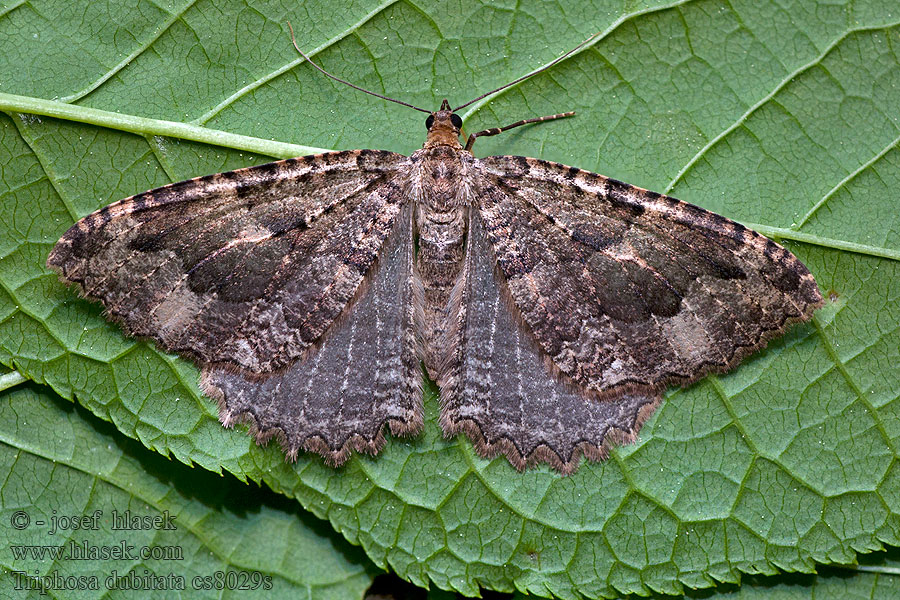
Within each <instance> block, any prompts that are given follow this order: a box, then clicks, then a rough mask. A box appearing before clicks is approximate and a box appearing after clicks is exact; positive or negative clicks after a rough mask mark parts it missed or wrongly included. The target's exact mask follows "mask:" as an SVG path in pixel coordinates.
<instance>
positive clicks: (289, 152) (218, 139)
mask: <svg viewBox="0 0 900 600" xmlns="http://www.w3.org/2000/svg"><path fill="white" fill-rule="evenodd" d="M0 110H2V111H11V112H19V113H29V114H34V115H41V116H45V117H54V118H58V119H66V120H69V121H77V122H79V123H88V124H89V125H98V126H100V127H108V128H110V129H117V130H120V131H128V132H131V133H135V134H138V135H153V136H155V135H160V136H167V137H174V138H179V139H183V140H191V141H194V142H201V143H204V144H213V145H216V146H225V147H227V148H234V149H236V150H245V151H247V152H254V153H257V154H263V155H267V156H275V157H278V158H289V157H292V156H303V155H305V154H318V153H320V152H327V151H328V150H326V149H323V148H315V147H312V146H300V145H298V144H287V143H284V142H277V141H275V140H264V139H262V138H256V137H250V136H247V135H239V134H236V133H228V132H227V131H219V130H217V129H209V128H207V127H201V126H198V125H189V124H187V123H178V122H175V121H164V120H162V119H148V118H146V117H138V116H135V115H125V114H121V113H115V112H109V111H106V110H100V109H97V108H90V107H87V106H79V105H77V104H66V103H64V102H55V101H53V100H44V99H43V98H33V97H30V96H17V95H15V94H4V93H0Z"/></svg>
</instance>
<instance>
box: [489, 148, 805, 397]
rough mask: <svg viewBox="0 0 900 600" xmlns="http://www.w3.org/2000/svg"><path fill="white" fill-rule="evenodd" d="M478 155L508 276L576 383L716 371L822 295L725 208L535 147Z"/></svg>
mask: <svg viewBox="0 0 900 600" xmlns="http://www.w3.org/2000/svg"><path fill="white" fill-rule="evenodd" d="M478 165H479V167H480V176H476V177H475V184H474V185H475V190H476V191H475V194H476V197H477V200H476V202H477V210H478V212H479V214H480V216H481V218H482V219H483V221H484V225H485V231H486V233H487V238H488V239H489V240H490V245H491V248H492V251H493V256H494V258H495V259H496V261H497V265H498V268H499V270H500V272H501V274H502V279H503V281H504V282H505V286H506V289H507V290H508V293H509V295H510V297H511V298H512V300H513V304H514V305H515V308H516V310H517V311H518V313H519V314H520V315H521V318H522V321H523V322H524V323H525V325H526V329H527V330H528V332H529V335H531V336H532V337H533V338H534V339H535V341H536V342H537V344H538V345H539V347H540V348H541V350H542V351H543V352H544V353H545V354H546V355H547V357H549V359H550V362H551V367H552V369H551V370H552V371H554V373H555V374H556V375H558V376H560V377H562V378H563V379H565V380H567V381H571V382H573V383H574V384H576V386H578V387H579V388H580V389H581V390H582V391H583V393H584V394H585V395H590V396H594V397H596V398H599V399H601V400H602V399H609V398H615V397H617V396H618V395H621V394H623V393H646V394H653V393H656V392H658V391H660V390H661V389H662V388H664V387H665V385H667V384H668V383H681V384H686V383H689V382H692V381H695V380H697V379H699V378H700V377H702V376H703V375H704V374H706V373H708V372H723V371H726V370H728V369H730V368H731V367H733V366H734V365H735V364H736V363H737V362H738V361H739V360H740V359H741V358H742V357H744V356H745V355H747V354H748V353H750V352H752V351H754V350H756V349H758V348H760V347H762V346H763V345H765V343H766V342H767V341H768V340H769V339H771V338H772V337H774V336H776V335H779V334H781V333H782V332H783V331H784V329H785V328H786V326H787V325H788V324H789V323H791V322H794V321H800V320H805V319H808V318H809V317H810V315H811V314H812V312H813V310H815V309H816V308H817V307H819V306H820V305H821V303H822V296H821V294H820V292H819V290H818V287H817V286H816V282H815V280H814V279H813V276H812V275H811V274H810V273H809V271H808V270H807V269H806V267H805V266H804V265H803V264H802V263H801V262H800V261H799V260H798V259H797V258H796V257H794V256H793V255H792V254H791V253H790V252H788V251H787V250H785V249H784V248H782V247H781V246H779V245H777V244H775V243H774V242H772V241H771V240H768V239H766V238H765V237H763V236H761V235H759V234H757V233H755V232H753V231H751V230H749V229H747V228H745V227H743V226H742V225H740V224H738V223H735V222H733V221H730V220H728V219H726V218H724V217H721V216H719V215H716V214H714V213H711V212H708V211H706V210H703V209H701V208H698V207H696V206H693V205H690V204H687V203H684V202H681V201H679V200H676V199H674V198H670V197H667V196H662V195H660V194H655V193H652V192H648V191H646V190H643V189H640V188H636V187H634V186H630V185H627V184H624V183H621V182H618V181H616V180H613V179H609V178H606V177H603V176H601V175H596V174H594V173H589V172H586V171H581V170H579V169H575V168H570V167H566V166H563V165H559V164H555V163H548V162H546V161H541V160H537V159H526V158H522V157H514V156H497V157H489V158H486V159H483V160H480V161H478Z"/></svg>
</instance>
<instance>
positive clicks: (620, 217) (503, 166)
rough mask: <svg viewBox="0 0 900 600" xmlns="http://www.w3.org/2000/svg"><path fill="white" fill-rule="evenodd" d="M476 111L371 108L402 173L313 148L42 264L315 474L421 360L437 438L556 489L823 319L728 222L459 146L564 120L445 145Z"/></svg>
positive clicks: (81, 238)
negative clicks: (704, 386) (671, 388)
mask: <svg viewBox="0 0 900 600" xmlns="http://www.w3.org/2000/svg"><path fill="white" fill-rule="evenodd" d="M587 41H590V38H589V40H587ZM587 41H586V42H585V43H587ZM295 45H296V44H295ZM582 45H584V44H582ZM580 47H581V46H579V47H578V48H580ZM578 48H575V49H573V50H572V51H570V52H569V53H567V54H565V55H563V56H561V57H560V58H559V59H557V60H556V61H554V62H553V63H550V64H549V65H547V67H544V68H548V67H549V66H552V65H553V64H555V63H556V62H558V61H559V60H562V59H563V58H565V57H566V56H568V55H569V54H571V53H572V52H574V51H575V50H577V49H578ZM298 51H299V48H298ZM301 54H302V52H301ZM304 57H305V55H304ZM307 60H309V59H308V58H307ZM310 63H312V61H310ZM313 65H314V63H313ZM314 66H315V65H314ZM316 68H319V67H318V66H316ZM320 70H321V69H320ZM541 70H543V69H541ZM539 71H540V70H539ZM539 71H535V72H534V73H530V74H529V75H527V76H526V77H530V76H531V75H534V74H535V73H537V72H539ZM323 72H324V71H323ZM326 75H328V76H329V77H332V78H334V79H337V78H336V77H334V76H333V75H330V74H328V73H326ZM521 79H524V77H523V78H520V79H519V80H516V81H515V82H512V83H517V82H518V81H520V80H521ZM338 81H341V82H343V80H338ZM343 83H347V82H343ZM348 85H352V84H349V83H348ZM509 85H512V84H509ZM353 87H356V86H353ZM504 87H507V86H504ZM357 89H361V88H357ZM500 89H503V88H500ZM362 91H365V92H366V93H372V92H368V91H367V90H362ZM496 91H498V90H494V91H492V92H489V94H491V93H494V92H496ZM373 95H378V94H373ZM487 95H488V94H485V95H483V96H480V97H479V98H476V99H475V100H472V101H471V102H468V103H466V104H464V105H462V106H459V107H457V108H456V109H451V108H450V104H449V103H448V102H447V101H446V100H444V102H443V104H442V105H441V108H440V110H438V111H435V112H431V111H428V110H424V109H421V108H418V107H414V106H412V105H409V104H406V103H403V102H399V101H396V100H393V99H390V98H387V99H388V100H391V101H394V102H398V103H400V104H404V105H405V106H410V107H411V108H414V109H416V110H419V111H422V112H426V113H428V118H427V120H426V123H425V124H426V128H427V130H428V133H427V137H426V140H425V144H424V146H423V147H422V149H421V150H418V151H416V152H414V153H413V154H412V155H411V156H402V155H400V154H395V153H393V152H387V151H381V150H349V151H344V152H329V153H325V154H318V155H313V156H305V157H302V158H292V159H288V160H280V161H277V162H273V163H269V164H265V165H260V166H256V167H250V168H246V169H239V170H237V171H232V172H229V173H218V174H215V175H207V176H205V177H198V178H196V179H191V180H188V181H182V182H179V183H174V184H171V185H167V186H164V187H161V188H158V189H155V190H150V191H148V192H144V193H142V194H138V195H136V196H132V197H130V198H126V199H124V200H121V201H119V202H115V203H113V204H110V205H109V206H107V207H105V208H103V209H101V210H99V211H97V212H95V213H93V214H91V215H88V216H87V217H85V218H83V219H82V220H80V221H79V222H78V223H76V224H75V225H73V226H72V228H71V229H69V231H67V232H66V233H65V235H63V237H62V238H61V239H60V240H59V242H58V243H57V244H56V246H55V247H54V248H53V251H52V252H51V253H50V256H49V258H48V260H47V265H48V266H49V267H50V268H52V269H54V270H56V271H58V272H59V273H60V274H61V276H62V279H63V280H64V281H67V282H70V283H74V284H78V286H79V287H80V289H81V291H82V293H83V294H84V295H85V296H86V297H88V298H91V299H95V300H99V301H100V302H102V303H103V305H104V306H105V308H106V312H107V315H108V316H109V318H111V319H114V320H115V321H117V322H118V323H120V324H121V325H122V327H123V328H124V329H125V331H127V332H128V333H129V334H131V335H133V336H140V337H147V338H152V339H153V340H155V341H156V343H157V344H158V345H159V346H160V347H162V348H163V349H165V350H167V351H171V352H177V353H179V354H181V355H183V356H186V357H188V358H189V359H191V360H193V361H195V362H196V363H197V364H198V365H199V366H200V367H201V370H202V376H201V381H200V386H201V388H202V390H203V391H204V393H206V394H207V395H209V396H210V397H212V398H214V399H215V400H217V401H218V403H219V407H220V418H221V420H222V422H223V424H224V425H226V426H231V425H232V424H233V423H235V422H238V421H245V422H248V423H249V424H250V428H251V432H252V433H253V435H254V436H255V437H256V439H257V440H258V441H259V442H261V443H262V442H265V441H266V440H268V439H269V438H270V437H272V436H276V437H277V438H278V439H279V441H280V442H281V445H282V447H283V449H284V450H285V452H286V454H287V457H288V458H289V459H295V458H296V456H297V452H298V450H300V449H301V448H302V449H304V450H308V451H311V452H316V453H318V454H321V455H322V456H323V457H325V460H326V462H327V463H328V464H330V465H335V466H336V465H340V464H342V463H344V462H345V461H346V460H347V459H348V458H349V456H350V455H351V452H352V451H353V450H356V451H360V452H366V453H370V454H375V453H377V452H378V451H379V450H380V449H381V448H382V447H383V445H384V443H385V438H384V428H385V425H387V426H388V427H390V430H391V432H392V433H393V434H394V435H414V434H416V433H418V432H420V431H421V429H422V427H423V406H422V389H421V385H422V375H421V372H420V364H421V363H424V366H425V368H426V369H427V371H428V374H429V375H430V376H431V377H432V378H433V379H434V380H435V381H436V382H437V384H438V385H439V386H440V391H441V397H440V403H441V417H440V423H441V427H442V428H443V431H444V434H445V435H446V436H448V437H449V436H454V435H456V434H458V433H464V434H466V435H467V436H468V437H469V438H470V439H471V440H472V442H473V443H474V446H475V449H476V451H477V452H478V454H480V455H481V456H484V457H493V456H496V455H499V454H505V455H506V457H507V458H508V459H509V461H510V462H511V463H512V464H513V465H514V466H515V467H516V468H518V469H523V468H525V467H527V466H530V465H533V464H535V463H539V462H547V463H549V464H550V465H551V466H552V467H553V468H555V469H557V470H559V471H560V472H562V473H572V472H574V471H575V469H576V468H577V466H578V463H579V459H580V456H581V455H582V454H583V455H585V456H587V457H588V458H590V459H593V460H601V459H603V458H604V457H605V456H606V454H607V452H608V449H609V446H610V444H612V443H625V442H628V441H630V440H633V439H634V438H635V436H636V434H637V431H638V430H639V429H640V427H641V425H642V423H643V422H644V420H646V419H647V417H648V416H649V415H650V414H651V413H652V412H653V410H654V409H655V408H656V406H657V405H658V404H659V402H660V399H661V394H662V392H663V390H664V389H665V388H666V386H668V385H671V384H678V385H687V384H689V383H691V382H694V381H697V380H698V379H700V378H702V377H703V376H705V375H706V374H708V373H722V372H725V371H728V370H730V369H732V368H733V367H734V366H736V365H737V364H738V362H740V361H741V359H742V358H744V357H745V356H747V355H748V354H750V353H752V352H754V351H756V350H758V349H759V348H762V347H763V346H764V345H765V344H766V343H767V341H768V340H770V339H772V338H774V337H776V336H779V335H781V334H782V333H783V332H784V331H785V329H786V327H787V326H788V325H789V324H790V323H793V322H797V321H804V320H807V319H809V318H810V316H811V315H812V313H813V311H814V310H815V309H816V308H818V307H819V306H821V304H822V296H821V294H820V292H819V289H818V287H817V285H816V282H815V280H814V279H813V276H812V275H811V274H810V272H809V271H808V270H807V269H806V267H805V266H804V265H803V264H802V263H801V262H800V261H799V260H798V259H797V258H796V257H795V256H794V255H792V254H791V253H790V252H788V251H787V250H785V249H784V248H782V247H781V246H779V245H778V244H776V243H774V242H772V241H771V240H769V239H766V238H765V237H763V236H762V235H760V234H758V233H756V232H754V231H751V230H749V229H747V228H746V227H744V226H742V225H740V224H739V223H735V222H733V221H730V220H728V219H726V218H724V217H721V216H719V215H716V214H714V213H711V212H709V211H706V210H704V209H702V208H698V207H696V206H693V205H691V204H687V203H685V202H681V201H679V200H676V199H674V198H671V197H668V196H664V195H661V194H657V193H654V192H650V191H647V190H644V189H641V188H638V187H635V186H632V185H628V184H625V183H622V182H620V181H616V180H614V179H610V178H607V177H604V176H602V175H597V174H595V173H590V172H588V171H583V170H581V169H577V168H574V167H568V166H565V165H561V164H557V163H552V162H547V161H544V160H538V159H534V158H524V157H521V156H490V157H487V158H476V157H475V156H474V155H473V154H472V152H471V147H472V143H473V142H474V140H475V138H477V137H479V136H482V135H494V134H496V133H500V132H501V131H504V130H506V129H509V128H510V127H515V126H519V125H523V124H525V123H531V122H537V121H541V120H546V119H554V118H559V117H565V116H570V115H571V114H572V113H565V114H561V115H553V116H552V117H544V118H542V119H528V120H526V121H520V122H517V123H514V124H512V125H510V126H508V127H504V128H495V129H489V130H485V131H482V132H478V133H476V134H473V135H471V136H470V137H469V139H468V142H467V144H466V146H465V147H463V145H462V144H461V143H460V134H461V128H462V120H461V119H460V117H459V116H458V115H457V114H456V112H455V111H457V110H459V109H461V108H463V107H465V106H468V105H469V104H471V103H472V102H475V101H476V100H480V99H481V98H483V97H486V96H487ZM379 97H383V96H379ZM416 244H417V246H416Z"/></svg>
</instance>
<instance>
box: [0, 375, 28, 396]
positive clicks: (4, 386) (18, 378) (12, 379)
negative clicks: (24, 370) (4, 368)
mask: <svg viewBox="0 0 900 600" xmlns="http://www.w3.org/2000/svg"><path fill="white" fill-rule="evenodd" d="M26 381H28V380H27V379H26V378H25V376H24V375H22V374H21V373H19V372H18V371H11V372H9V373H4V374H3V375H0V392H2V391H3V390H8V389H9V388H11V387H13V386H17V385H19V384H20V383H25V382H26Z"/></svg>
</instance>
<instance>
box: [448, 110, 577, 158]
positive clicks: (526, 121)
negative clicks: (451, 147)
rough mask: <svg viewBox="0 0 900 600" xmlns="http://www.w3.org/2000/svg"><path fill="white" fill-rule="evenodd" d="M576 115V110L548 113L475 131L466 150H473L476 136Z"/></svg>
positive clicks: (468, 141) (467, 142) (467, 143)
mask: <svg viewBox="0 0 900 600" xmlns="http://www.w3.org/2000/svg"><path fill="white" fill-rule="evenodd" d="M574 115H575V111H574V110H573V111H570V112H564V113H559V114H556V115H547V116H546V117H535V118H533V119H523V120H521V121H516V122H515V123H512V124H511V125H507V126H505V127H491V128H490V129H484V130H482V131H479V132H477V133H473V134H471V135H469V139H468V140H466V148H465V149H466V151H469V152H471V150H472V145H473V144H474V143H475V139H476V138H480V137H486V136H490V135H497V134H498V133H503V132H504V131H508V130H510V129H512V128H513V127H521V126H522V125H528V124H529V123H541V122H543V121H553V120H554V119H565V118H566V117H572V116H574Z"/></svg>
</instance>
